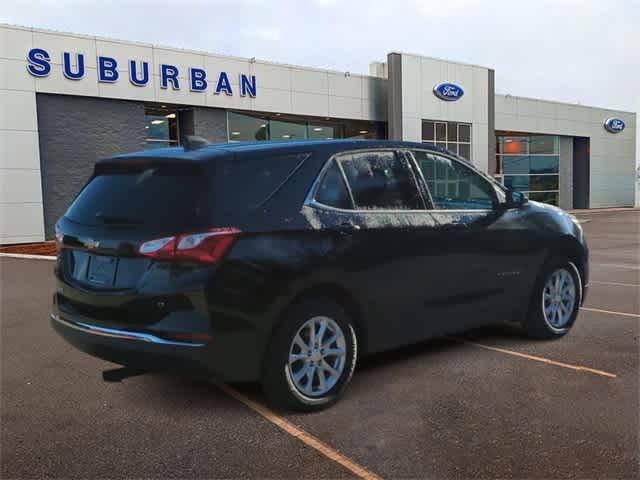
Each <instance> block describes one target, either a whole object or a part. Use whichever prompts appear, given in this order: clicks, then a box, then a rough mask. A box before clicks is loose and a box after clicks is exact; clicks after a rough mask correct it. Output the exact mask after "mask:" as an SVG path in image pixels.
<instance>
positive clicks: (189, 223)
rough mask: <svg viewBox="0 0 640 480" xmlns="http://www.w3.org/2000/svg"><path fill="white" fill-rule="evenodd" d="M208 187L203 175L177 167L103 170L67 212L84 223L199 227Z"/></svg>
mask: <svg viewBox="0 0 640 480" xmlns="http://www.w3.org/2000/svg"><path fill="white" fill-rule="evenodd" d="M204 189H205V183H204V180H203V178H202V177H201V176H199V175H197V174H180V173H177V172H176V170H175V169H171V171H169V172H163V170H162V169H157V168H149V169H146V170H143V171H135V172H117V173H103V174H99V175H97V176H95V177H93V179H91V181H90V182H89V183H88V184H87V186H86V187H85V188H84V189H83V190H82V191H81V192H80V194H79V195H78V197H77V198H76V199H75V200H74V202H73V203H72V204H71V206H70V207H69V209H68V210H67V213H66V214H65V215H66V217H67V218H69V219H70V220H71V221H73V222H76V223H80V224H83V225H122V226H128V225H131V226H136V225H143V226H147V227H157V228H158V229H161V230H179V229H183V228H191V227H199V226H204V224H205V223H206V213H207V212H206V211H205V202H204V201H203V198H204V195H205V192H204Z"/></svg>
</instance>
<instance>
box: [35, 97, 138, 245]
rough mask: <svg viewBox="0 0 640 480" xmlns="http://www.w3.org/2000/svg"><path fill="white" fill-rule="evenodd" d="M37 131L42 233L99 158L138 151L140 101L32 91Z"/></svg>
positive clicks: (48, 231)
mask: <svg viewBox="0 0 640 480" xmlns="http://www.w3.org/2000/svg"><path fill="white" fill-rule="evenodd" d="M36 101H37V109H38V131H39V137H40V165H41V169H42V196H43V203H44V226H45V236H46V238H47V239H51V238H53V236H54V225H55V222H56V221H57V220H58V218H60V216H62V214H64V212H65V211H66V209H67V207H68V206H69V204H70V203H71V201H72V200H73V199H74V198H75V196H76V194H77V193H78V192H79V191H80V189H81V188H82V187H83V185H84V184H85V182H86V181H87V179H88V178H89V176H90V175H91V172H92V171H93V165H94V164H95V162H96V161H97V160H99V159H101V158H106V157H109V156H112V155H115V154H118V153H123V152H130V151H136V150H141V149H142V147H143V145H144V105H143V104H142V103H140V102H130V101H124V100H108V99H100V98H91V97H74V96H66V95H50V94H38V95H37V97H36Z"/></svg>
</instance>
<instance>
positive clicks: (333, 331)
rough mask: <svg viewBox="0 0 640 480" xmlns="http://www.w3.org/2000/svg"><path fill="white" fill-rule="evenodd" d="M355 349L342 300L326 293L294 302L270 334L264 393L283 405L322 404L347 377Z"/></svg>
mask: <svg viewBox="0 0 640 480" xmlns="http://www.w3.org/2000/svg"><path fill="white" fill-rule="evenodd" d="M357 353H358V347H357V339H356V333H355V330H354V328H353V325H352V323H351V320H350V319H349V316H348V315H347V313H346V312H345V311H344V309H343V308H342V307H341V306H340V305H338V304H336V303H335V302H333V301H332V300H330V299H326V298H315V299H307V300H304V301H302V302H300V303H297V304H296V305H294V306H293V307H292V308H291V309H289V311H288V313H287V314H286V316H285V318H284V320H283V322H282V323H281V324H280V325H279V326H278V328H277V329H276V331H275V332H274V334H273V337H272V339H271V343H270V345H269V348H268V351H267V356H266V359H265V364H264V373H263V380H262V383H263V388H264V390H265V393H266V394H267V396H268V397H269V399H270V400H271V401H272V402H273V403H274V404H275V405H276V406H279V407H282V408H290V409H295V410H300V411H315V410H319V409H322V408H326V407H327V406H329V405H331V404H332V403H334V402H335V401H336V400H337V399H338V398H339V397H340V396H341V395H342V393H343V392H344V390H345V388H346V386H347V384H348V383H349V381H350V380H351V376H352V375H353V370H354V368H355V364H356V359H357Z"/></svg>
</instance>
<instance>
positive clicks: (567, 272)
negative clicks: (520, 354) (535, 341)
mask: <svg viewBox="0 0 640 480" xmlns="http://www.w3.org/2000/svg"><path fill="white" fill-rule="evenodd" d="M582 294H583V292H582V279H581V278H580V273H579V272H578V268H577V267H576V265H575V264H574V263H573V262H571V261H569V260H568V259H560V258H556V259H552V260H550V261H548V262H547V263H546V264H545V266H544V267H543V268H542V271H541V273H540V275H539V277H538V279H537V281H536V285H535V287H534V291H533V294H532V297H531V302H530V304H529V311H528V314H527V318H526V321H525V329H526V331H527V334H528V335H529V336H530V337H532V338H540V339H554V338H561V337H563V336H564V335H566V334H567V332H568V331H569V330H570V329H571V327H572V326H573V324H574V322H575V321H576V317H577V316H578V311H579V309H580V304H581V303H582Z"/></svg>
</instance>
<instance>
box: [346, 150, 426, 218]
mask: <svg viewBox="0 0 640 480" xmlns="http://www.w3.org/2000/svg"><path fill="white" fill-rule="evenodd" d="M338 161H339V165H340V167H341V168H342V170H343V171H344V174H345V178H346V179H347V183H348V185H349V189H350V191H351V194H352V196H353V201H354V203H355V207H356V208H357V209H360V210H419V209H423V208H424V205H423V203H422V198H421V197H420V193H419V191H418V186H417V184H416V180H415V178H414V176H413V173H412V172H411V170H410V169H409V166H408V165H407V162H406V160H405V159H404V158H402V157H400V156H398V155H397V154H396V153H395V152H392V151H371V152H358V153H349V154H344V155H340V157H339V160H338Z"/></svg>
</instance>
